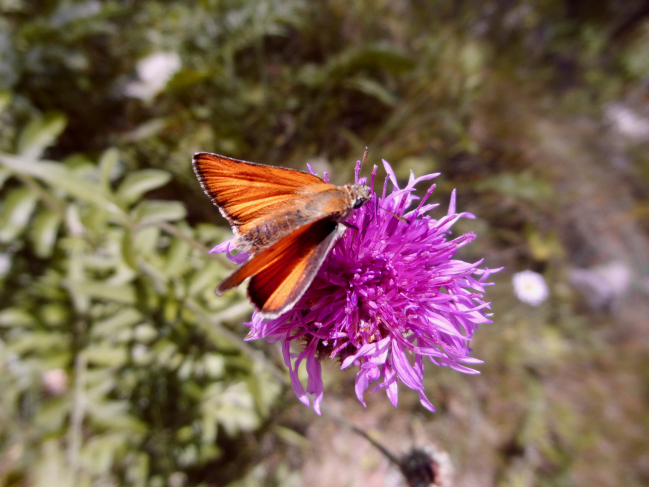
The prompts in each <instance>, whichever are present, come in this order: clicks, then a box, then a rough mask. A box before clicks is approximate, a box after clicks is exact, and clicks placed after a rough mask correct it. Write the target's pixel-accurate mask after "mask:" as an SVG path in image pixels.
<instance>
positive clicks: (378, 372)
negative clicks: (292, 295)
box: [213, 161, 495, 414]
mask: <svg viewBox="0 0 649 487" xmlns="http://www.w3.org/2000/svg"><path fill="white" fill-rule="evenodd" d="M383 163H384V165H385V169H386V171H387V173H388V178H386V181H385V184H384V186H383V194H382V196H380V197H379V195H378V194H377V193H372V195H371V199H370V200H369V201H368V202H367V203H366V204H365V205H364V206H363V207H361V208H359V209H357V210H355V211H354V214H353V216H352V217H350V218H349V219H348V220H347V222H348V223H349V224H350V227H351V228H348V229H347V231H346V232H345V234H344V235H343V237H342V238H340V239H339V240H338V242H337V243H336V245H335V246H334V247H333V249H332V251H331V252H330V253H329V255H328V256H327V258H326V260H325V262H324V264H323V265H322V267H321V269H320V271H319V273H318V275H317V276H316V278H315V279H314V281H313V282H312V284H311V286H310V287H309V289H308V290H307V292H306V293H305V294H304V296H303V297H302V298H301V299H300V301H299V302H298V303H297V304H296V305H295V306H294V307H293V309H291V310H290V311H288V312H286V313H284V314H283V315H281V316H279V317H278V318H275V319H272V320H268V321H264V320H263V319H262V318H261V317H260V316H259V315H258V314H256V313H255V314H254V315H253V318H252V321H251V322H250V323H248V325H249V326H250V327H251V329H250V333H249V334H248V337H247V340H253V339H258V338H266V339H267V340H268V341H271V342H273V341H278V340H279V341H281V342H282V350H283V354H284V361H285V363H286V366H287V367H288V368H289V371H290V376H291V383H292V386H293V390H294V391H295V393H296V395H297V396H298V398H299V399H300V401H302V402H303V403H304V404H306V405H309V397H308V395H307V393H309V394H313V396H314V398H313V407H314V409H315V411H316V412H317V413H318V414H320V403H321V401H322V396H323V384H322V377H321V365H320V361H319V360H320V359H322V358H324V357H329V358H332V359H335V358H338V359H340V360H341V362H342V367H341V368H343V369H344V368H347V367H350V366H352V365H353V366H354V367H357V368H358V373H357V375H356V395H357V397H358V399H359V401H360V402H361V403H362V404H363V405H365V401H364V399H363V393H364V392H365V390H366V389H367V388H368V387H369V385H370V383H372V382H375V381H378V380H380V379H382V381H381V382H380V383H379V384H378V385H377V386H376V387H375V388H374V390H377V389H385V390H386V393H387V395H388V397H389V398H390V401H391V402H392V404H393V405H394V406H396V405H397V399H398V392H397V385H398V382H399V381H400V382H402V383H403V384H405V385H406V386H408V387H409V388H411V389H414V390H416V391H418V392H419V398H420V401H421V403H422V404H423V405H424V407H426V408H427V409H429V410H430V411H434V410H435V408H434V407H433V405H432V404H431V403H430V401H429V400H428V398H427V397H426V395H425V394H424V386H423V384H422V380H423V375H424V358H427V359H429V360H430V361H431V362H432V363H433V364H435V365H439V366H448V367H451V368H453V369H455V370H458V371H460V372H465V373H470V374H477V373H479V372H477V371H475V370H473V369H470V368H468V367H467V366H466V365H473V364H478V363H481V361H480V360H477V359H475V358H472V357H470V352H471V349H470V348H469V342H470V341H471V339H472V337H473V334H474V332H475V330H476V328H477V327H478V326H479V325H480V324H482V323H491V321H490V320H489V319H488V316H489V315H487V314H486V313H485V310H487V309H488V308H489V303H486V302H484V301H482V293H484V286H485V285H487V283H485V280H486V279H487V278H488V277H489V275H490V274H491V273H492V272H495V270H490V269H487V268H485V269H478V266H479V265H480V263H481V262H482V261H479V262H476V263H474V264H469V263H466V262H462V261H460V260H454V259H453V256H454V254H455V253H456V252H457V250H458V249H459V248H460V247H462V246H464V245H466V244H467V243H469V242H470V241H472V240H473V239H474V238H475V235H474V234H473V233H467V234H464V235H461V236H459V237H456V238H454V239H451V240H449V239H448V236H449V234H450V229H451V226H452V225H453V224H454V223H455V222H457V220H458V219H460V218H462V217H463V218H475V217H474V216H473V215H471V214H469V213H459V214H458V213H456V211H455V191H453V194H452V196H451V203H450V206H449V209H448V213H447V214H446V216H444V217H443V218H441V219H439V220H435V219H433V218H431V217H430V216H427V215H425V214H426V213H427V212H428V211H430V210H431V209H433V208H435V207H436V206H438V205H435V204H428V205H427V204H426V201H427V199H428V197H429V196H430V195H431V194H432V192H433V190H434V188H435V185H433V186H431V187H430V188H429V190H428V191H427V192H426V194H425V196H424V197H423V198H422V199H421V201H420V202H419V204H418V205H417V206H416V207H415V208H414V209H413V210H410V211H408V208H409V207H410V206H411V205H412V204H413V203H414V202H415V201H416V200H417V199H418V198H417V197H416V196H414V195H413V192H414V191H415V186H416V185H417V184H418V183H420V182H421V181H426V180H430V179H433V178H435V177H437V176H438V175H439V174H429V175H425V176H422V177H419V178H415V177H414V175H413V174H412V173H411V176H410V179H409V181H408V183H407V185H406V187H405V188H403V189H401V188H399V186H398V182H397V178H396V176H395V175H394V172H393V171H392V168H391V167H390V165H389V164H388V163H387V162H386V161H383ZM376 169H377V168H376V166H375V167H374V171H373V172H372V176H371V179H370V185H369V187H370V189H372V190H373V186H374V177H375V175H376ZM359 170H360V164H359V163H358V164H357V166H356V183H359V184H363V183H364V180H363V179H359V177H358V173H359ZM325 179H327V176H326V174H325ZM388 179H389V180H390V181H391V182H392V185H393V191H392V192H391V193H390V194H388V193H387V188H388ZM394 215H398V216H400V217H402V218H403V219H405V220H406V221H402V220H401V219H399V218H396V217H395V216H394ZM354 227H355V228H354ZM230 243H231V242H228V243H226V242H224V243H223V244H221V245H219V246H218V247H215V249H213V251H216V252H228V255H229V256H230V257H231V258H232V259H233V261H234V262H236V263H241V259H237V257H241V255H237V256H231V255H230V254H229V251H228V247H230ZM293 342H296V343H302V344H303V349H302V351H301V352H300V353H298V354H292V353H291V351H290V348H291V343H293ZM302 362H306V370H307V373H308V382H307V386H306V390H305V388H304V386H303V385H302V383H301V382H300V379H299V377H298V369H299V367H300V364H301V363H302Z"/></svg>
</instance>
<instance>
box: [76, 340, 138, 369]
mask: <svg viewBox="0 0 649 487" xmlns="http://www.w3.org/2000/svg"><path fill="white" fill-rule="evenodd" d="M84 355H85V356H86V357H87V358H88V363H89V364H95V365H103V366H104V367H120V366H122V365H124V364H125V363H126V361H127V360H128V353H127V350H126V348H124V347H115V346H112V345H110V344H107V343H102V344H100V345H91V346H89V347H88V348H86V349H85V350H84Z"/></svg>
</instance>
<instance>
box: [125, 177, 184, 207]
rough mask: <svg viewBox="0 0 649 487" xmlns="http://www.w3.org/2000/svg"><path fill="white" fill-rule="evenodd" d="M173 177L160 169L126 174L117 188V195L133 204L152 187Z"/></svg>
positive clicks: (158, 185)
mask: <svg viewBox="0 0 649 487" xmlns="http://www.w3.org/2000/svg"><path fill="white" fill-rule="evenodd" d="M170 179H171V174H169V173H168V172H166V171H160V170H158V169H145V170H143V171H137V172H134V173H131V174H129V175H128V176H126V178H125V179H124V181H123V182H122V184H120V185H119V188H118V189H117V196H118V198H120V199H121V200H123V201H124V202H126V203H127V204H131V203H133V202H135V201H137V200H138V199H140V197H141V196H142V195H143V194H144V193H146V192H147V191H151V190H152V189H156V188H159V187H160V186H164V185H165V184H167V183H168V182H169V180H170Z"/></svg>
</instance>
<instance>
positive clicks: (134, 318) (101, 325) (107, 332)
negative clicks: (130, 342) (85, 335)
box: [91, 308, 142, 337]
mask: <svg viewBox="0 0 649 487" xmlns="http://www.w3.org/2000/svg"><path fill="white" fill-rule="evenodd" d="M141 321H142V315H141V314H140V313H139V312H138V311H137V310H135V309H133V308H126V309H122V310H120V311H118V312H117V313H115V314H114V315H113V316H111V317H109V318H106V319H105V320H102V321H99V322H97V323H95V324H93V326H92V332H91V335H92V336H93V337H108V336H111V335H113V334H115V333H117V332H118V331H119V330H122V329H124V328H130V327H132V326H134V325H136V324H138V323H140V322H141Z"/></svg>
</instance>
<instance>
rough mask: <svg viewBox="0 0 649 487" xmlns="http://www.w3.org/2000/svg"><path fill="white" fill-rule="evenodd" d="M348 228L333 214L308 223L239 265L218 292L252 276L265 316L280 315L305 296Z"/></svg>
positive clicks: (253, 296)
mask: <svg viewBox="0 0 649 487" xmlns="http://www.w3.org/2000/svg"><path fill="white" fill-rule="evenodd" d="M344 231H345V227H344V226H343V225H340V224H338V223H337V222H336V221H335V220H333V219H332V218H323V219H320V220H317V221H315V222H312V223H309V224H306V225H304V226H303V227H301V228H300V229H298V230H296V231H294V232H292V233H290V234H289V235H287V236H285V237H284V238H282V239H281V240H279V241H278V242H276V243H275V244H274V245H272V246H271V247H269V248H268V249H266V250H264V251H262V252H261V253H259V254H258V255H256V256H255V257H253V258H252V259H251V260H250V261H248V262H247V263H246V264H244V265H243V266H241V267H240V268H239V269H237V270H236V271H235V272H234V273H233V274H231V275H230V276H229V277H228V278H226V279H225V280H224V281H223V282H221V283H220V284H219V286H218V287H217V293H218V294H222V293H223V292H225V291H227V290H228V289H231V288H233V287H236V286H238V285H239V284H241V283H242V282H243V281H244V280H245V279H247V278H248V277H252V278H251V279H250V283H249V285H248V296H249V298H250V300H251V301H252V303H253V304H254V305H255V306H256V307H257V309H258V310H259V312H260V314H261V315H262V316H264V317H265V318H272V317H275V316H278V315H279V314H281V313H282V312H283V311H285V310H287V309H289V308H290V307H291V306H292V305H293V304H295V302H297V301H298V300H299V299H300V297H302V295H303V294H304V292H305V291H306V289H307V288H308V287H309V285H310V284H311V282H312V281H313V279H314V277H315V276H316V274H317V272H318V270H319V268H320V266H321V265H322V262H323V261H324V259H325V257H326V256H327V254H328V253H329V250H330V249H331V248H332V246H333V244H334V243H335V241H336V240H337V238H338V237H340V236H341V235H342V234H343V233H344Z"/></svg>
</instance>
